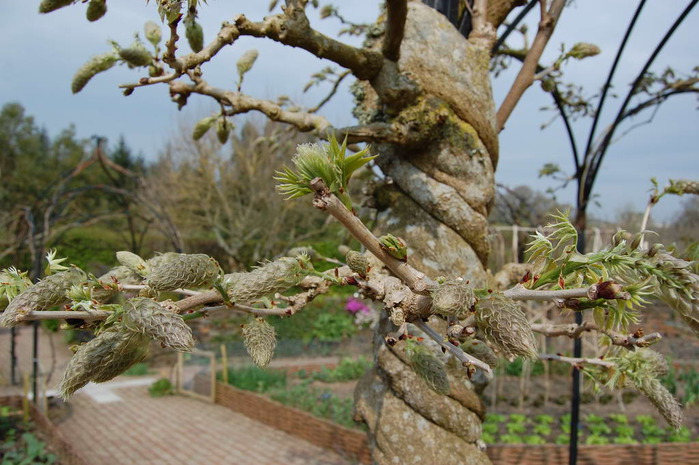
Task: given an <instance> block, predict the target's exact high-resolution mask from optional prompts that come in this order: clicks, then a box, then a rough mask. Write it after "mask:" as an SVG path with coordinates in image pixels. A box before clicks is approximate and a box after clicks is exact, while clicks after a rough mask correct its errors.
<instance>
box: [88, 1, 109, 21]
mask: <svg viewBox="0 0 699 465" xmlns="http://www.w3.org/2000/svg"><path fill="white" fill-rule="evenodd" d="M105 13H107V1H106V0H90V3H88V5H87V10H86V11H85V16H86V17H87V20H88V21H90V22H94V21H97V20H98V19H100V18H101V17H102V16H104V15H105Z"/></svg>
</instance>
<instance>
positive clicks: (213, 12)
mask: <svg viewBox="0 0 699 465" xmlns="http://www.w3.org/2000/svg"><path fill="white" fill-rule="evenodd" d="M38 3H39V2H38V0H31V1H30V0H22V1H16V0H0V5H2V12H3V14H2V15H0V43H2V44H3V66H2V68H1V69H0V105H2V104H5V103H7V102H10V101H16V102H19V103H21V104H22V105H24V106H25V107H26V108H27V111H28V113H29V114H31V115H33V116H35V117H36V119H37V122H38V123H39V124H40V125H43V126H45V127H46V128H47V129H48V130H49V131H50V133H51V134H55V133H56V132H57V131H59V130H60V129H63V128H66V127H67V126H68V125H69V124H75V126H76V128H77V132H78V136H80V137H89V136H91V135H93V134H101V135H106V136H107V137H109V139H110V140H111V141H115V140H116V139H117V138H118V137H119V136H120V135H121V134H123V135H124V136H125V138H126V140H127V142H128V144H129V145H130V146H132V147H133V148H135V149H136V150H137V151H140V152H142V153H143V154H144V155H145V156H146V158H149V159H153V158H155V157H156V156H157V154H158V152H159V151H160V150H161V149H162V147H163V146H164V144H165V143H166V141H167V140H168V139H169V138H170V137H171V136H173V135H174V134H176V133H177V131H178V130H179V127H180V124H181V122H182V121H193V120H195V119H198V118H199V117H202V116H204V115H206V114H208V112H209V111H211V109H212V105H211V102H209V101H207V100H206V99H203V98H192V99H190V104H189V105H188V106H187V108H186V109H185V110H183V111H182V112H178V111H177V108H176V106H175V104H174V103H172V102H170V100H169V97H168V91H167V88H166V87H165V86H154V87H152V88H143V89H137V90H136V92H135V93H134V94H133V95H132V96H130V97H128V98H126V97H123V96H122V95H121V92H120V91H119V90H118V89H117V85H118V84H121V83H125V82H135V81H137V80H138V78H139V77H141V74H139V73H138V72H136V71H134V70H129V69H128V68H126V67H119V68H116V69H113V70H110V71H109V72H107V73H104V74H102V75H99V76H97V77H96V78H94V79H93V80H92V81H91V82H90V83H89V84H88V86H87V87H86V88H85V89H84V90H83V91H82V92H81V93H79V94H77V95H75V96H74V95H72V94H71V92H70V81H71V79H72V76H73V74H74V73H75V71H76V70H77V69H78V68H79V67H80V66H81V65H82V64H83V63H84V62H85V61H86V60H87V59H88V58H89V57H90V56H92V55H95V54H99V53H104V52H105V51H107V50H109V45H108V44H107V42H106V41H107V39H114V40H116V41H117V42H119V43H121V44H122V45H128V44H130V43H131V41H132V40H133V35H134V33H135V32H139V33H141V31H142V27H143V24H144V23H145V22H146V21H147V20H154V21H158V18H157V14H156V12H155V7H154V5H153V4H150V5H148V6H146V4H145V2H144V1H143V0H130V1H126V0H121V1H120V2H118V3H120V4H119V5H116V3H117V2H115V1H113V0H112V1H111V2H110V6H111V10H110V11H109V12H108V14H107V15H106V16H105V17H104V18H102V19H101V20H100V21H98V22H96V23H88V22H87V21H86V20H85V19H84V8H85V7H84V6H82V5H75V6H73V7H70V8H65V9H62V10H59V11H57V12H55V13H52V14H49V15H39V14H38V13H37V12H36V11H37V8H38ZM151 3H152V2H151ZM343 3H346V4H347V5H346V6H342V5H343ZM376 3H377V2H375V1H368V0H362V1H353V2H341V1H340V2H336V4H339V5H340V6H341V11H342V12H343V14H345V15H346V16H347V17H350V18H352V19H353V20H355V21H357V22H362V21H370V20H371V19H372V18H374V17H375V15H376V12H377V6H376ZM267 4H268V2H267V1H252V2H230V1H225V0H209V5H208V6H206V5H205V6H203V8H202V9H201V12H200V19H201V22H202V23H203V25H204V30H205V31H208V37H206V39H207V40H208V39H211V36H212V35H213V32H214V31H216V30H217V29H218V26H219V25H220V23H221V22H222V21H224V20H230V19H232V17H233V16H234V15H235V14H237V13H239V12H244V13H245V14H246V15H248V16H249V17H250V18H251V19H260V18H262V17H263V16H264V15H265V14H266V7H267ZM685 5H686V2H685V1H679V0H650V1H649V2H648V5H647V6H646V11H645V13H644V16H643V17H642V19H641V20H640V22H639V24H638V26H637V29H636V33H635V34H634V35H633V36H632V41H631V45H630V47H629V49H628V52H627V54H626V55H625V57H624V63H623V66H621V67H620V70H619V72H618V75H617V79H616V87H615V89H616V90H617V92H619V93H620V94H622V92H623V91H625V90H626V89H627V88H628V84H629V83H630V82H631V81H632V80H633V78H634V77H635V75H636V73H638V70H639V69H640V67H641V66H642V64H643V62H644V61H645V59H646V57H647V56H648V54H649V53H650V51H652V49H653V48H654V47H655V44H656V43H657V41H658V40H659V39H660V37H661V36H662V34H664V32H665V31H666V29H667V28H668V27H669V25H670V24H671V23H672V21H673V20H674V19H675V17H676V16H677V15H678V14H679V12H680V11H681V10H682V8H684V6H685ZM635 6H636V2H635V1H630V0H615V1H609V0H607V1H604V0H578V1H576V2H574V4H573V6H571V7H570V8H568V9H566V11H565V12H564V13H563V17H562V19H561V23H560V25H559V27H558V28H557V32H556V34H555V35H554V38H553V39H552V47H550V48H549V51H548V53H547V55H545V61H551V60H552V59H553V58H555V56H556V52H557V44H559V43H561V42H564V43H566V44H568V45H572V44H573V43H575V42H578V41H589V42H594V43H596V44H597V45H599V46H600V47H601V49H602V51H603V53H602V54H600V55H599V56H597V57H594V58H590V59H588V60H584V61H582V62H575V63H570V64H569V65H568V66H566V68H565V72H566V79H567V80H570V81H574V82H576V83H580V84H584V85H586V86H587V91H588V93H589V94H593V93H595V92H596V90H597V89H598V88H599V87H600V86H601V85H602V83H603V80H604V77H605V76H606V73H607V70H608V68H609V65H610V63H611V61H612V60H613V57H614V53H615V51H616V46H617V45H618V43H619V42H620V40H621V36H622V34H623V28H624V27H625V26H626V24H627V22H628V21H629V18H630V15H631V12H632V10H633V9H634V8H635ZM532 19H534V20H535V19H536V15H535V14H534V13H532ZM314 25H316V26H317V27H318V28H320V29H321V30H323V31H327V32H331V31H333V30H334V29H337V23H335V22H333V21H315V22H314ZM698 29H699V12H697V11H693V12H692V13H691V15H690V17H689V18H688V19H687V20H686V21H685V23H684V24H683V25H682V27H681V28H680V30H679V31H678V32H677V33H676V34H675V36H674V37H673V39H672V41H671V42H670V43H669V44H668V45H667V47H666V48H665V50H664V52H663V53H662V55H661V56H660V58H659V59H658V60H657V62H656V65H655V66H654V67H653V69H654V70H662V69H664V68H665V66H667V65H672V66H673V67H674V68H675V69H676V70H677V71H679V72H687V71H689V70H691V69H692V68H693V67H694V66H696V65H698V64H699V53H698V52H697V51H696V49H697V45H699V44H698V43H697V39H696V31H697V30H698ZM534 30H535V21H532V27H531V28H530V31H532V32H531V34H532V35H533V31H534ZM358 41H359V39H355V43H357V42H358ZM183 48H186V45H183ZM250 48H257V49H258V50H259V52H260V58H259V60H258V62H257V63H256V65H255V67H254V68H253V70H252V71H251V72H250V73H249V74H248V75H247V76H246V80H245V85H244V87H243V90H244V91H246V92H248V93H250V94H251V95H253V96H257V97H261V98H273V97H275V96H276V95H280V94H286V95H289V96H290V97H292V98H293V99H294V100H296V101H297V102H299V103H302V104H306V105H313V104H314V103H316V102H317V101H318V100H319V99H320V98H322V97H323V96H324V92H323V91H324V90H325V88H313V89H311V91H309V92H308V93H306V94H303V93H302V89H303V85H304V84H305V83H306V82H307V81H308V77H309V76H310V74H312V73H313V72H315V71H317V70H318V69H319V68H320V67H323V66H326V65H327V64H328V63H325V62H323V61H322V60H318V59H316V58H314V57H312V56H311V55H310V54H308V53H305V52H302V51H298V50H293V51H290V50H288V49H286V48H285V47H282V46H279V45H277V44H275V43H273V42H272V41H269V40H262V39H252V38H242V39H240V40H239V41H237V42H236V44H235V45H234V46H233V47H228V48H226V49H224V51H223V52H222V53H221V56H220V57H217V59H215V60H214V61H213V62H211V63H207V64H206V65H205V66H204V73H205V78H206V79H207V80H208V81H209V82H210V83H212V84H214V85H217V86H221V87H232V86H233V85H234V84H235V81H236V71H235V62H236V60H237V58H238V57H239V56H240V55H241V54H242V53H243V52H245V51H246V50H248V49H250ZM546 58H548V60H546ZM515 68H516V66H515ZM514 72H516V69H513V70H511V71H509V72H506V73H504V74H503V75H502V76H501V77H500V78H499V79H498V80H496V81H495V83H494V92H495V96H496V100H497V101H498V102H500V101H501V100H502V98H503V97H504V95H505V93H506V91H507V89H508V88H509V85H510V83H511V81H512V79H513V77H514ZM622 95H623V94H622ZM549 103H550V98H549V96H548V95H547V94H544V93H543V92H542V91H541V90H540V89H539V87H538V85H535V86H534V87H533V88H532V89H530V90H529V91H528V92H527V94H526V95H525V97H524V98H523V100H522V102H521V103H520V105H519V106H518V107H517V109H516V110H515V112H514V114H513V115H512V117H511V119H510V121H509V122H508V124H507V128H506V129H505V131H503V133H502V136H501V154H500V160H501V161H500V166H499V167H498V173H497V179H498V182H502V183H504V184H507V185H510V186H515V185H519V184H528V185H531V186H533V187H534V188H536V189H540V190H544V189H546V188H547V187H549V186H551V185H552V182H551V181H550V180H540V179H537V172H538V169H539V168H540V167H541V166H542V165H543V164H544V163H546V162H557V163H559V164H560V165H561V166H562V167H563V168H564V169H566V170H568V171H570V169H571V167H572V163H571V155H570V151H569V148H568V145H567V140H566V138H565V135H564V133H563V131H562V126H561V124H560V122H558V121H557V122H554V123H553V124H552V125H551V126H550V127H549V128H548V129H546V130H544V131H541V130H540V129H539V127H540V125H541V124H542V123H543V122H545V121H548V120H549V119H550V117H551V115H552V114H551V113H543V112H541V111H539V108H540V107H542V106H544V105H548V104H549ZM618 105H619V102H618V100H611V101H610V102H609V103H608V105H607V107H606V109H607V111H606V112H605V114H604V118H603V121H602V123H603V124H602V125H604V124H605V123H608V122H609V121H610V120H611V119H612V118H613V116H614V114H615V111H616V109H617V108H618ZM696 105H697V103H696V98H694V97H687V96H680V97H675V100H670V101H669V102H667V103H666V104H665V105H664V106H663V107H662V108H661V110H660V112H658V114H657V115H656V116H655V120H654V122H653V123H652V124H650V125H646V126H643V127H641V128H639V129H636V130H635V131H633V132H632V133H630V134H629V135H627V136H626V137H624V138H623V139H621V140H620V141H619V142H618V143H616V144H615V145H614V146H613V147H612V149H611V150H610V152H609V153H608V158H607V159H606V161H605V164H604V169H603V172H602V173H601V174H600V176H599V179H598V182H597V186H596V189H595V192H596V193H597V194H599V195H600V196H601V198H602V199H603V208H602V210H601V211H597V210H596V209H594V208H593V214H595V215H596V216H602V217H605V218H608V219H611V218H612V217H613V216H614V214H615V213H616V211H617V210H618V209H620V208H622V207H624V206H625V205H627V204H631V205H633V206H634V207H635V208H637V209H641V208H643V206H644V204H645V202H646V200H647V191H648V189H649V186H650V183H649V181H648V180H649V178H650V177H651V176H656V177H657V178H658V179H659V180H660V181H661V182H665V181H666V180H667V179H668V178H695V179H696V178H699V157H698V156H697V145H698V142H699V135H698V132H697V129H698V128H699V124H698V123H699V114H698V113H697V112H696ZM350 108H351V97H350V96H349V94H348V92H346V86H345V89H344V91H343V92H340V94H339V95H338V96H337V98H336V99H335V100H334V101H333V102H332V103H331V104H330V105H328V106H327V108H326V109H325V110H324V114H325V116H327V117H328V118H329V119H330V120H331V121H332V122H333V123H334V124H336V125H338V126H341V125H346V124H351V123H352V118H351V115H350V111H349V110H350ZM646 116H647V115H646ZM641 120H642V118H641V119H639V121H641ZM587 124H588V122H587V121H585V122H584V123H579V124H577V125H576V127H577V129H578V130H579V136H578V137H579V138H580V139H581V141H580V143H581V144H582V142H584V140H585V139H586V137H587V133H586V131H585V130H586V128H587ZM573 195H574V191H573V189H572V188H568V189H567V190H566V191H563V192H561V193H559V199H560V200H561V201H565V202H571V203H572V202H573ZM678 206H679V200H677V199H670V200H663V204H661V205H660V206H659V207H658V208H657V211H656V216H657V217H658V218H659V219H667V218H669V217H671V216H672V214H674V212H675V211H676V210H677V208H678Z"/></svg>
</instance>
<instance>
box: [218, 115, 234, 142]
mask: <svg viewBox="0 0 699 465" xmlns="http://www.w3.org/2000/svg"><path fill="white" fill-rule="evenodd" d="M230 132H231V125H230V123H229V122H228V120H227V119H226V117H225V116H223V117H221V118H219V119H218V121H217V122H216V137H217V138H218V141H219V142H220V143H221V144H225V143H226V142H228V135H229V134H230Z"/></svg>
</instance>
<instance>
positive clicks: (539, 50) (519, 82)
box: [497, 0, 565, 131]
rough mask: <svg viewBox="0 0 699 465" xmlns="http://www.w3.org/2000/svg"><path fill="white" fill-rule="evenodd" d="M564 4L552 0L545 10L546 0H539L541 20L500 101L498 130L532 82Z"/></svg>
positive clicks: (558, 0)
mask: <svg viewBox="0 0 699 465" xmlns="http://www.w3.org/2000/svg"><path fill="white" fill-rule="evenodd" d="M564 6H565V0H553V2H552V4H551V7H550V8H549V9H548V11H547V10H546V2H545V1H543V0H542V1H541V22H539V30H538V31H537V33H536V36H535V37H534V41H533V42H532V47H531V49H529V53H527V57H526V58H525V59H524V63H523V64H522V68H520V70H519V73H518V74H517V77H516V78H515V81H514V83H513V84H512V87H511V88H510V91H509V92H508V93H507V96H506V97H505V100H504V101H503V102H502V105H500V108H499V109H498V112H497V125H498V130H499V131H502V129H503V128H504V127H505V123H506V122H507V119H508V118H509V117H510V115H511V114H512V111H513V110H514V108H515V106H517V103H518V102H519V99H520V98H522V95H524V92H525V91H526V90H527V89H528V88H529V86H531V85H532V83H533V82H534V74H535V73H536V67H537V65H538V64H539V58H541V55H542V54H543V53H544V49H545V48H546V44H547V43H548V41H549V39H550V38H551V35H552V34H553V31H554V29H555V28H556V23H557V22H558V18H559V17H560V16H561V12H562V11H563V7H564Z"/></svg>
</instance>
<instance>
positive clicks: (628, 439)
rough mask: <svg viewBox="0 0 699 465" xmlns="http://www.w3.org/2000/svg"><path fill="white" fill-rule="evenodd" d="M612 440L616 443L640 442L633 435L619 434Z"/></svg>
mask: <svg viewBox="0 0 699 465" xmlns="http://www.w3.org/2000/svg"><path fill="white" fill-rule="evenodd" d="M612 442H613V443H614V444H638V441H636V440H635V439H634V438H633V437H631V436H617V437H615V438H614V439H613V440H612Z"/></svg>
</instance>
